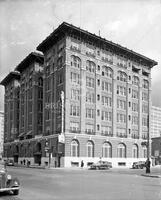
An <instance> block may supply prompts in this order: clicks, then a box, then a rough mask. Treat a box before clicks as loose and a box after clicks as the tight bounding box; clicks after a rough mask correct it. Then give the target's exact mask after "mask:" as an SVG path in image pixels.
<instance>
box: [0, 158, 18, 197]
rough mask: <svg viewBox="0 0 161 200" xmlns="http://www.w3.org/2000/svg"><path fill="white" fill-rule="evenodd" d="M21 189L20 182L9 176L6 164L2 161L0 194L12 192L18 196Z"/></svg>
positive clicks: (0, 167) (0, 165) (0, 162)
mask: <svg viewBox="0 0 161 200" xmlns="http://www.w3.org/2000/svg"><path fill="white" fill-rule="evenodd" d="M19 189H20V182H19V180H18V179H17V178H13V177H12V176H11V175H10V174H8V172H7V170H6V166H5V163H4V162H2V161H0V192H11V193H12V194H14V195H18V194H19Z"/></svg>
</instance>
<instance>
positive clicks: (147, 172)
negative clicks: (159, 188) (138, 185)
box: [145, 158, 151, 174]
mask: <svg viewBox="0 0 161 200" xmlns="http://www.w3.org/2000/svg"><path fill="white" fill-rule="evenodd" d="M150 164H151V162H150V160H149V158H148V159H147V161H146V163H145V167H146V174H150Z"/></svg>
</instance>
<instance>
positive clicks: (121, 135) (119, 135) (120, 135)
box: [117, 133, 127, 138]
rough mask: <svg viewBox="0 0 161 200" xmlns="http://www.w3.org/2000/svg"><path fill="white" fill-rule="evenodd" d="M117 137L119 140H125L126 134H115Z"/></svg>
mask: <svg viewBox="0 0 161 200" xmlns="http://www.w3.org/2000/svg"><path fill="white" fill-rule="evenodd" d="M117 137H121V138H127V135H126V134H120V133H119V134H117Z"/></svg>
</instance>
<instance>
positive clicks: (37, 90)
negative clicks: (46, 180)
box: [1, 53, 44, 163]
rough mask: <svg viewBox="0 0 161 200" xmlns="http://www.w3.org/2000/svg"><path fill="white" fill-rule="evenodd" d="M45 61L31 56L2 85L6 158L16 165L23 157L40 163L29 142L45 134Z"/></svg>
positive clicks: (32, 54)
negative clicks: (43, 127)
mask: <svg viewBox="0 0 161 200" xmlns="http://www.w3.org/2000/svg"><path fill="white" fill-rule="evenodd" d="M43 62H44V60H43V55H41V54H38V53H31V54H29V55H28V56H27V57H26V58H25V59H24V60H23V61H22V62H21V63H20V64H19V65H18V66H17V67H16V69H15V72H11V73H10V74H9V75H8V76H7V77H6V78H5V79H4V80H3V81H2V82H1V84H2V85H4V86H5V131H4V133H5V134H4V137H5V138H4V142H5V144H4V157H6V158H13V159H14V161H15V162H20V161H22V160H23V159H24V158H26V159H27V158H30V160H31V162H34V161H33V159H34V158H35V162H36V163H39V162H40V161H39V157H40V156H39V155H37V154H36V151H37V149H36V148H37V146H36V147H35V146H34V145H35V140H29V139H32V138H35V137H36V136H38V137H39V136H40V135H42V119H43V112H42V111H43V74H42V70H43ZM21 141H22V142H21ZM24 141H25V142H24ZM26 141H28V142H26ZM33 146H34V147H33ZM33 148H35V150H34V151H32V150H31V149H33ZM38 154H39V153H38Z"/></svg>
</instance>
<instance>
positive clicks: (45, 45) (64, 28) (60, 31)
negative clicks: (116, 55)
mask: <svg viewBox="0 0 161 200" xmlns="http://www.w3.org/2000/svg"><path fill="white" fill-rule="evenodd" d="M66 33H72V34H77V35H79V36H80V37H82V38H88V39H90V40H94V41H95V42H96V43H98V44H104V45H106V46H107V47H109V48H110V49H112V50H113V52H120V53H122V54H123V55H125V54H126V55H128V56H130V57H132V58H133V59H134V60H138V61H139V62H144V63H146V64H148V65H149V66H150V67H153V66H155V65H157V64H158V63H157V62H156V61H155V60H152V59H150V58H148V57H146V56H144V55H141V54H139V53H137V52H135V51H132V50H130V49H128V48H126V47H123V46H121V45H119V44H116V43H114V42H112V41H108V40H106V39H105V38H102V37H100V36H98V35H95V34H92V33H90V32H88V31H85V30H83V29H81V28H79V27H76V26H74V25H72V24H69V23H67V22H63V23H62V24H61V25H60V26H59V27H58V28H57V29H55V30H54V31H53V32H52V33H51V34H50V35H49V36H48V37H47V38H46V39H45V40H43V41H42V42H41V43H40V44H39V45H38V47H37V50H39V51H42V52H45V51H46V50H47V49H49V48H50V47H51V46H52V45H53V43H54V42H57V41H58V39H59V38H60V35H63V36H65V34H66Z"/></svg>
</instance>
